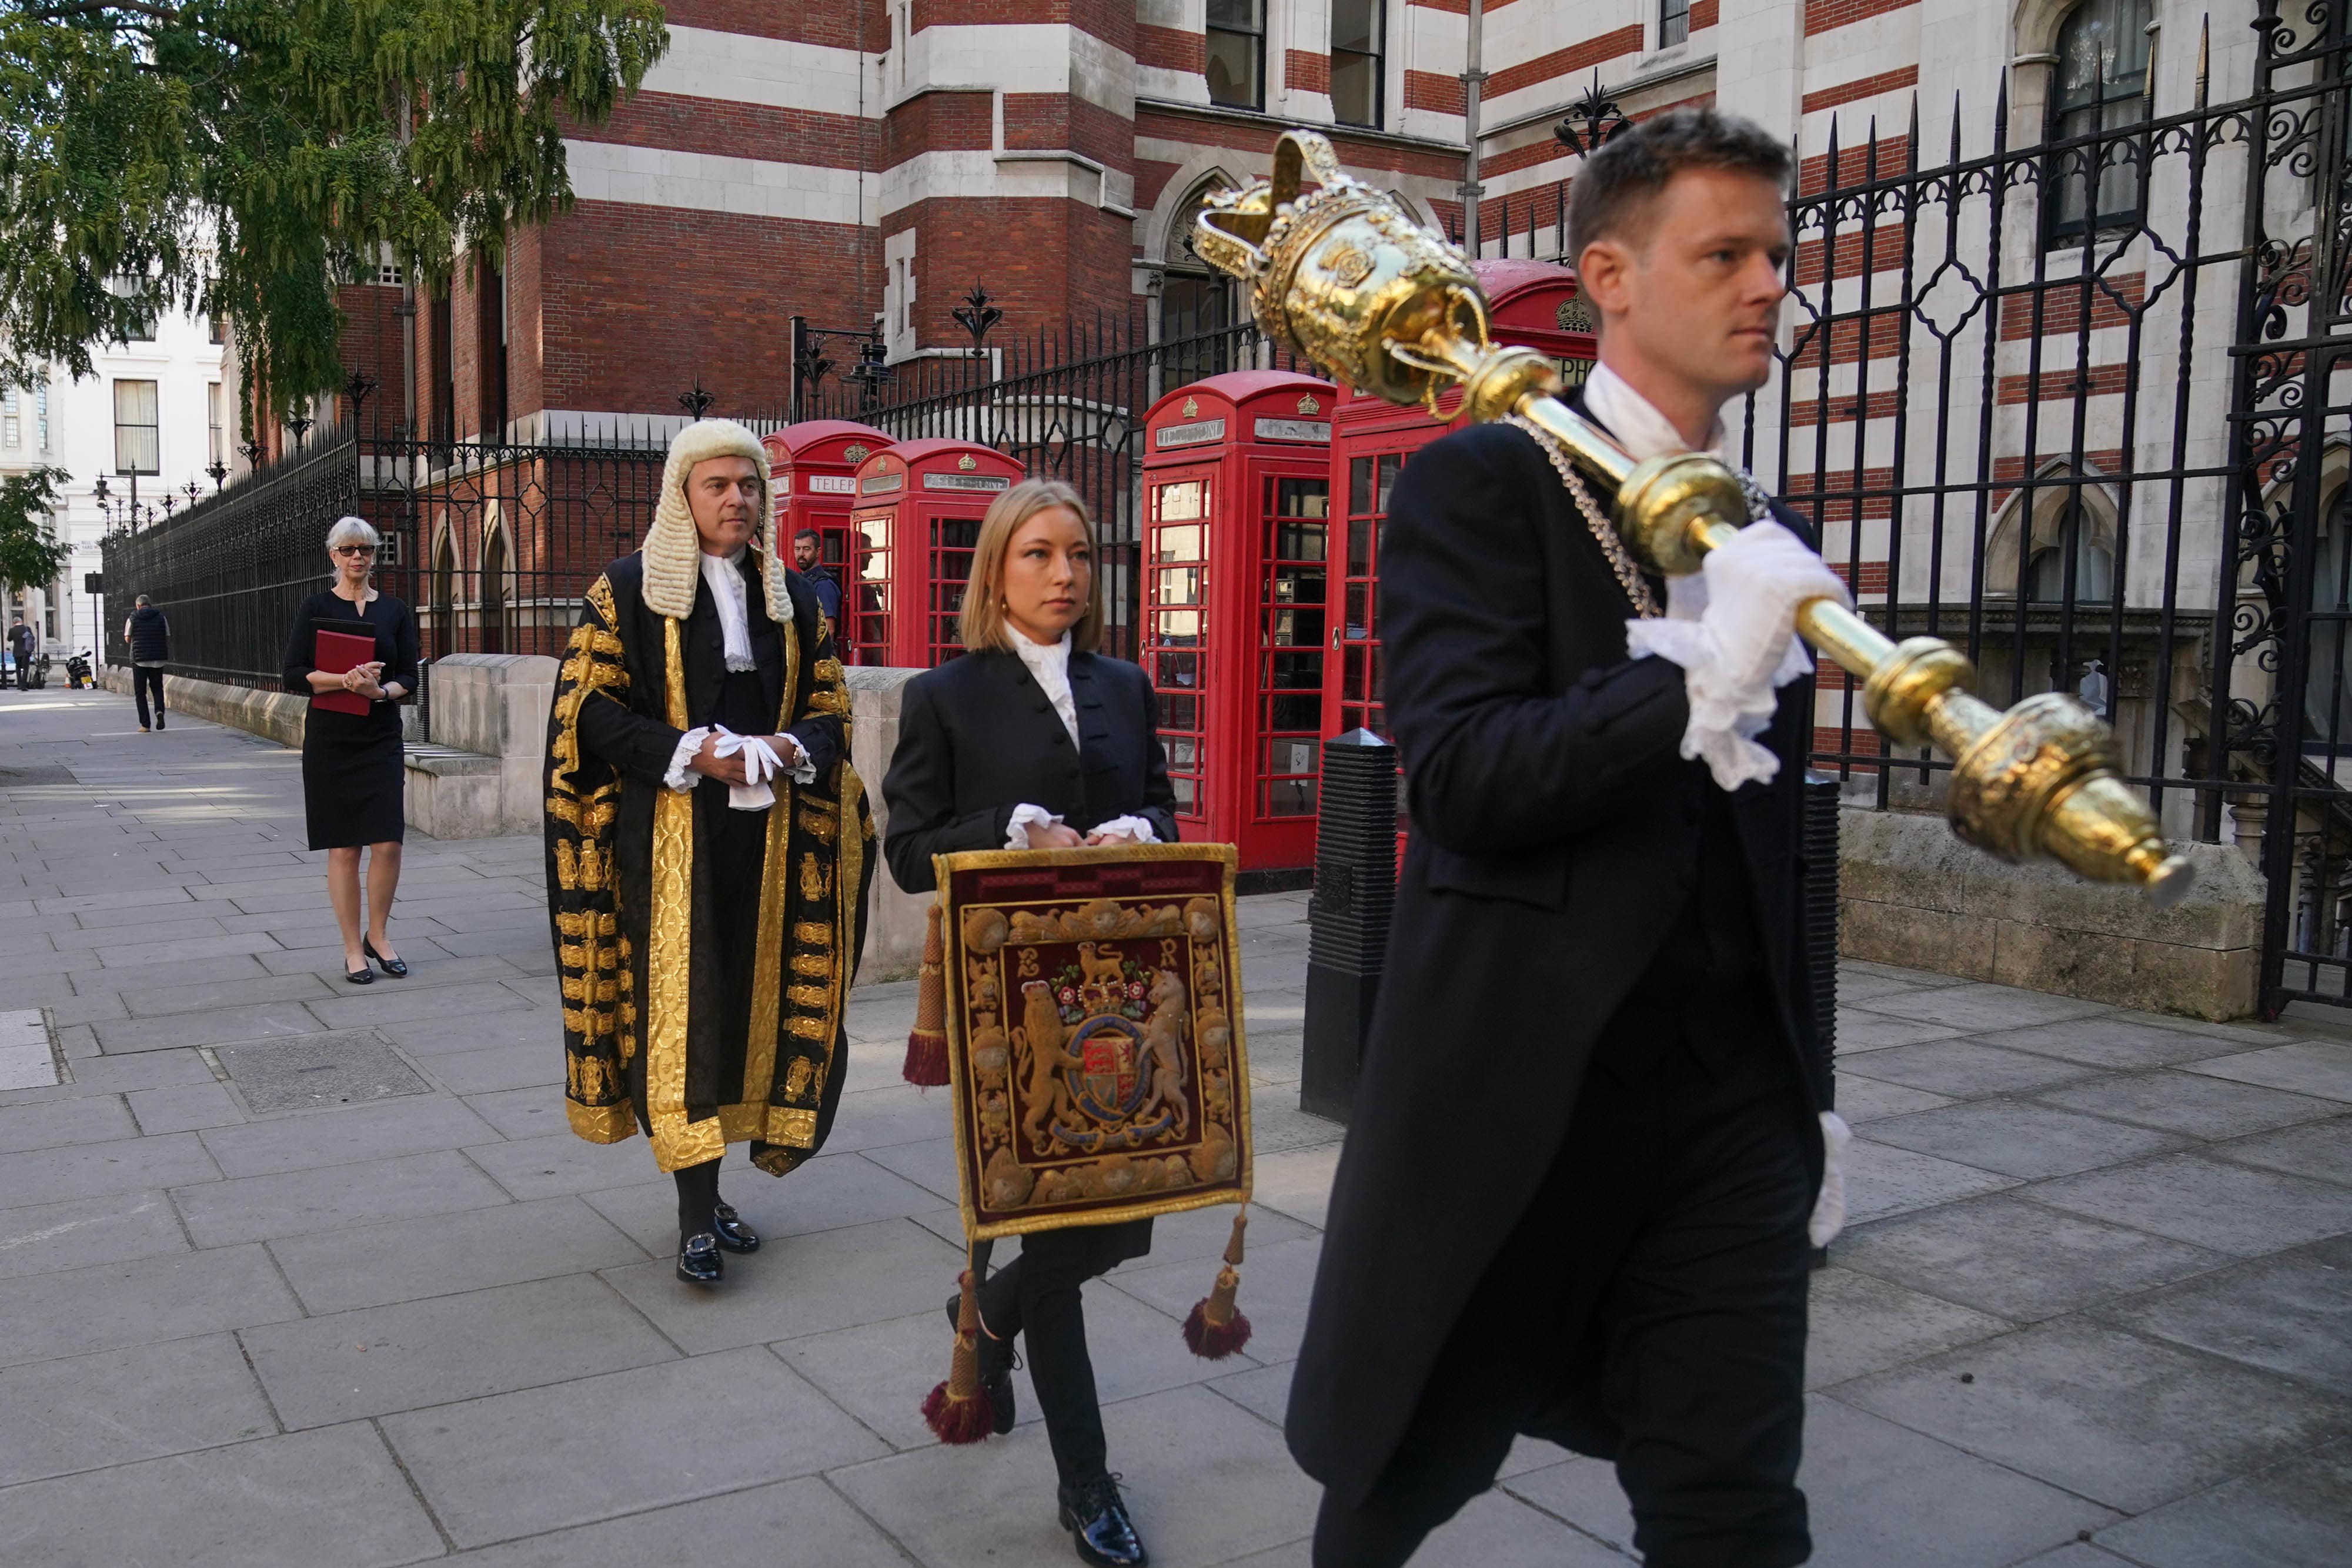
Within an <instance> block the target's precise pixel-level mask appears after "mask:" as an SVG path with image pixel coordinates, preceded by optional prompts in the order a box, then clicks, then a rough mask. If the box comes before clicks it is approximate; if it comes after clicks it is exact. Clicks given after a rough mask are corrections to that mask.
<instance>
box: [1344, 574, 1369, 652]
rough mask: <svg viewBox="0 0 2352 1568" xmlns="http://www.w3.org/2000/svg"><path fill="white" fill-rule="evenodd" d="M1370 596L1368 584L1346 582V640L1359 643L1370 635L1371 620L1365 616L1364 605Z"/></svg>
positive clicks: (1365, 605)
mask: <svg viewBox="0 0 2352 1568" xmlns="http://www.w3.org/2000/svg"><path fill="white" fill-rule="evenodd" d="M1370 598H1371V592H1370V587H1369V585H1368V584H1365V583H1361V582H1351V583H1349V584H1348V641H1349V642H1350V643H1360V642H1362V641H1363V640H1364V639H1365V638H1366V637H1369V636H1370V635H1371V624H1372V623H1371V622H1370V620H1369V619H1367V618H1366V614H1365V611H1366V607H1367V605H1368V603H1369V601H1370Z"/></svg>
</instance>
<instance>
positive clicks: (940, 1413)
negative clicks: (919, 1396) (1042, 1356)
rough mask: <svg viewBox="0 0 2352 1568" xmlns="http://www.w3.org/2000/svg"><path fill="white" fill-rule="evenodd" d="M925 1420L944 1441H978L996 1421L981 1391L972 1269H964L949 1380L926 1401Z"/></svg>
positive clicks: (977, 1302)
mask: <svg viewBox="0 0 2352 1568" xmlns="http://www.w3.org/2000/svg"><path fill="white" fill-rule="evenodd" d="M923 1420H924V1421H925V1422H926V1423H928V1424H929V1427H930V1428H931V1430H932V1431H933V1432H935V1433H937V1434H938V1435H939V1439H940V1442H942V1443H977V1442H979V1441H980V1440H981V1439H982V1437H987V1436H988V1434H989V1432H990V1431H991V1430H992V1428H993V1427H994V1424H995V1413H994V1411H993V1410H992V1409H991V1407H990V1406H989V1403H988V1400H987V1399H986V1398H985V1397H984V1396H982V1394H981V1392H980V1291H979V1287H978V1286H977V1285H976V1284H974V1283H973V1281H972V1270H971V1269H970V1268H966V1269H965V1270H964V1271H963V1300H962V1301H961V1302H959V1303H958V1304H957V1307H956V1335H955V1353H954V1354H953V1355H951V1356H950V1358H949V1360H948V1380H947V1381H946V1382H945V1383H941V1384H939V1385H935V1386H934V1387H933V1388H932V1389H931V1392H930V1396H929V1397H928V1398H926V1399H925V1400H924V1401H923Z"/></svg>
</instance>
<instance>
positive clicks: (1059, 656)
mask: <svg viewBox="0 0 2352 1568" xmlns="http://www.w3.org/2000/svg"><path fill="white" fill-rule="evenodd" d="M1013 652H1014V653H1017V654H1019V655H1020V656H1021V662H1022V663H1023V664H1025V665H1027V666H1028V668H1029V674H1030V678H1031V679H1033V680H1034V681H1035V682H1036V683H1037V685H1038V687H1039V689H1040V690H1042V691H1044V692H1045V700H1046V701H1047V702H1050V703H1052V704H1053V705H1054V716H1055V717H1056V718H1059V719H1060V720H1061V721H1062V727H1063V728H1064V729H1066V730H1067V731H1068V732H1069V736H1070V747H1071V749H1072V750H1074V751H1075V750H1077V749H1078V748H1079V744H1080V743H1079V740H1078V699H1077V696H1076V694H1075V693H1073V692H1072V691H1071V690H1070V634H1069V633H1068V632H1063V633H1062V637H1061V641H1059V642H1057V643H1033V642H1031V641H1030V640H1029V639H1028V638H1027V637H1026V636H1025V635H1024V634H1023V633H1022V632H1021V631H1020V629H1019V628H1017V627H1016V628H1013ZM1061 825H1062V819H1061V818H1059V817H1057V816H1055V814H1054V813H1053V812H1051V811H1048V810H1045V807H1043V806H1033V805H1031V804H1029V803H1028V802H1026V801H1024V802H1023V803H1022V804H1020V805H1018V806H1015V807H1013V820H1012V821H1011V822H1010V823H1008V824H1007V825H1006V827H1005V831H1004V847H1005V848H1006V849H1008V850H1025V849H1027V848H1028V847H1029V830H1030V829H1032V828H1058V827H1060V826H1061ZM1093 831H1096V832H1097V833H1111V834H1118V833H1124V834H1125V835H1126V836H1127V837H1128V839H1129V841H1132V842H1135V843H1139V844H1156V843H1158V842H1159V841H1160V835H1159V834H1157V833H1155V832H1153V831H1151V824H1150V822H1148V821H1144V819H1142V818H1141V817H1113V818H1112V819H1111V820H1110V821H1108V822H1098V823H1097V824H1096V825H1095V827H1094V830H1093Z"/></svg>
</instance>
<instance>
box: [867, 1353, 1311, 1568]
mask: <svg viewBox="0 0 2352 1568" xmlns="http://www.w3.org/2000/svg"><path fill="white" fill-rule="evenodd" d="M1103 1428H1104V1432H1105V1435H1106V1436H1107V1437H1108V1439H1109V1447H1110V1462H1111V1468H1112V1469H1115V1470H1118V1471H1119V1472H1120V1473H1121V1474H1122V1475H1123V1476H1124V1477H1125V1478H1126V1479H1124V1480H1123V1481H1122V1482H1121V1483H1120V1489H1121V1490H1122V1491H1123V1492H1124V1493H1125V1494H1126V1497H1127V1500H1128V1502H1129V1508H1130V1510H1131V1511H1133V1513H1134V1515H1135V1520H1136V1525H1137V1528H1138V1529H1139V1531H1141V1532H1142V1534H1143V1538H1144V1540H1145V1542H1146V1543H1147V1544H1148V1545H1149V1546H1150V1550H1151V1560H1152V1562H1153V1563H1155V1564H1158V1565H1160V1568H1201V1565H1205V1564H1211V1563H1229V1562H1231V1561H1233V1560H1234V1559H1235V1558H1240V1557H1246V1556H1249V1555H1251V1554H1253V1553H1255V1552H1264V1551H1266V1550H1269V1549H1270V1548H1273V1547H1276V1546H1283V1545H1287V1544H1288V1543H1290V1542H1294V1541H1297V1540H1299V1539H1301V1538H1303V1537H1304V1536H1306V1535H1307V1534H1309V1533H1311V1532H1312V1531H1313V1528H1314V1522H1315V1506H1316V1499H1317V1496H1318V1490H1317V1488H1316V1486H1315V1483H1314V1482H1312V1481H1310V1480H1308V1479H1307V1478H1306V1477H1305V1476H1304V1475H1302V1474H1300V1473H1299V1470H1298V1468H1297V1465H1296V1464H1294V1463H1292V1462H1291V1459H1290V1457H1289V1454H1288V1452H1287V1451H1286V1449H1285V1448H1283V1446H1282V1437H1281V1435H1280V1434H1279V1433H1277V1432H1276V1431H1275V1430H1274V1429H1273V1428H1272V1427H1267V1426H1266V1425H1265V1423H1264V1422H1262V1421H1259V1420H1258V1419H1257V1418H1256V1417H1255V1416H1251V1415H1249V1414H1248V1413H1246V1412H1245V1411H1244V1410H1242V1409H1240V1408H1239V1407H1238V1406H1234V1404H1232V1403H1231V1402H1230V1401H1228V1400H1223V1399H1220V1398H1218V1397H1217V1396H1215V1395H1213V1394H1212V1393H1210V1392H1209V1391H1208V1390H1206V1389H1204V1388H1199V1387H1187V1388H1177V1389H1171V1390H1169V1391H1168V1392H1166V1393H1162V1394H1154V1395H1150V1396H1146V1397H1144V1398H1140V1399H1131V1400H1127V1401H1124V1402H1122V1403H1118V1404H1114V1405H1111V1406H1107V1407H1106V1408H1105V1409H1104V1411H1103ZM830 1479H832V1481H833V1483H834V1485H835V1488H836V1489H838V1490H840V1491H841V1492H842V1493H843V1495H845V1496H846V1497H847V1498H848V1499H849V1500H850V1501H852V1502H853V1503H856V1505H857V1507H858V1509H859V1510H860V1511H863V1512H864V1513H865V1514H866V1517H868V1518H870V1519H872V1520H873V1521H875V1522H877V1524H879V1525H880V1526H881V1527H882V1528H883V1529H884V1530H886V1531H889V1533H890V1534H891V1536H892V1537H894V1538H895V1539H896V1540H897V1541H898V1542H899V1544H900V1545H902V1546H904V1547H905V1548H906V1549H907V1550H908V1552H909V1553H911V1554H912V1555H913V1557H914V1558H915V1560H916V1561H917V1562H919V1563H922V1564H924V1565H925V1568H1002V1565H1003V1564H1005V1563H1061V1562H1064V1561H1066V1560H1067V1559H1068V1556H1069V1552H1070V1538H1069V1536H1068V1534H1067V1533H1066V1531H1061V1530H1060V1529H1058V1528H1056V1525H1055V1517H1054V1467H1053V1459H1052V1457H1051V1455H1050V1454H1049V1453H1048V1452H1047V1450H1046V1447H1045V1434H1044V1433H1043V1431H1042V1430H1040V1429H1039V1428H1037V1427H1034V1426H1031V1427H1025V1428H1020V1429H1016V1430H1015V1431H1014V1432H1013V1435H1012V1436H1011V1437H1002V1438H991V1439H990V1440H989V1441H987V1442H985V1443H981V1444H977V1445H974V1446H972V1447H970V1448H948V1447H946V1446H944V1445H941V1444H938V1443H932V1444H929V1445H927V1446H925V1447H923V1448H914V1449H910V1450H908V1452H906V1453H903V1454H899V1455H897V1456H896V1457H894V1458H886V1459H881V1460H877V1461H876V1462H874V1463H871V1464H864V1465H857V1466H855V1467H851V1468H848V1469H842V1470H839V1471H835V1473H834V1474H833V1475H832V1477H831V1478H830Z"/></svg>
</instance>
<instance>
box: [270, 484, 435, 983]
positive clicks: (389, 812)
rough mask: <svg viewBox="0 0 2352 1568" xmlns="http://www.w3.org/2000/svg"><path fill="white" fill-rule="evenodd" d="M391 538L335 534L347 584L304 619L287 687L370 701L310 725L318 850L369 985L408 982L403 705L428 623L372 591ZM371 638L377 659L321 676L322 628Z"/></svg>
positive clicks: (310, 786)
mask: <svg viewBox="0 0 2352 1568" xmlns="http://www.w3.org/2000/svg"><path fill="white" fill-rule="evenodd" d="M382 543H383V540H382V539H381V538H378V537H377V534H376V531H375V529H373V528H370V527H369V526H368V525H367V524H366V523H365V522H363V521H362V520H361V519H360V518H358V517H344V518H342V519H341V520H340V521H338V522H337V523H336V524H335V526H334V528H332V529H331V530H330V531H329V532H328V535H327V554H328V557H329V558H330V559H332V560H333V561H334V563H335V585H334V587H332V588H331V589H329V590H327V591H325V592H322V593H314V594H312V595H310V598H308V599H305V600H304V601H302V608H301V609H300V610H299V611H297V612H295V616H294V628H293V631H292V632H291V633H290V634H289V636H288V638H287V641H286V689H287V690H288V691H289V692H299V693H301V694H302V695H305V696H309V697H312V698H314V699H315V698H316V697H317V696H318V695H320V694H321V693H326V692H349V693H352V694H353V695H357V696H360V697H363V698H365V699H366V700H367V705H368V708H367V712H365V713H364V714H355V713H338V712H336V711H335V710H333V709H332V708H326V707H321V706H319V704H318V703H317V702H316V701H315V700H314V701H313V702H312V703H311V705H310V716H309V720H308V722H307V723H305V724H304V725H303V727H302V804H303V809H304V814H305V816H306V817H307V818H308V820H309V823H310V847H311V848H312V849H314V850H324V851H326V852H327V897H328V899H329V901H330V902H331V903H332V904H334V906H335V924H336V925H340V926H341V927H342V932H343V978H344V979H346V980H349V981H350V982H351V983H352V985H355V986H364V985H366V984H368V983H369V982H370V981H371V980H373V979H374V978H375V976H374V975H373V973H372V972H371V971H370V970H369V968H368V961H369V960H370V959H373V960H374V961H375V962H376V963H377V964H379V965H381V966H383V972H384V973H385V974H387V975H393V976H400V975H405V974H407V973H408V966H407V965H406V964H405V963H404V962H403V961H402V960H401V957H400V956H399V954H397V953H395V952H394V951H393V946H392V943H391V941H390V939H389V938H387V937H386V936H385V935H384V922H385V921H386V920H387V919H389V918H390V917H391V915H392V895H393V894H394V890H396V889H397V888H398V887H399V886H400V845H401V840H402V838H403V837H404V831H405V827H406V817H405V812H404V810H403V805H402V800H401V791H402V789H403V776H402V771H401V768H402V764H401V756H400V699H401V698H402V697H404V696H406V695H408V694H409V693H410V692H411V691H413V690H414V689H415V686H416V617H415V616H414V615H412V614H411V613H409V609H408V606H407V605H405V604H403V603H402V602H401V601H399V600H397V599H394V597H392V595H390V594H388V593H379V592H377V591H376V590H375V589H374V588H373V587H371V586H370V585H369V582H368V579H369V577H370V576H371V575H372V574H373V572H374V570H375V552H376V549H377V547H378V546H379V545H380V544H382ZM322 626H323V627H325V628H326V629H328V630H330V631H333V630H343V631H348V632H350V633H351V634H352V635H353V636H364V635H367V634H369V633H371V632H373V635H374V637H375V657H374V658H373V659H371V660H368V661H367V662H365V663H363V664H357V665H354V666H353V667H352V668H351V669H349V670H345V671H342V672H341V673H340V674H336V673H331V672H329V671H326V670H321V669H320V668H318V667H317V666H318V645H319V644H318V634H319V632H320V628H321V627H322ZM362 847H366V848H368V849H370V850H372V851H373V854H372V855H371V856H370V859H369V863H368V874H367V925H366V928H365V930H364V931H362V928H361V925H360V851H361V849H362Z"/></svg>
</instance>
